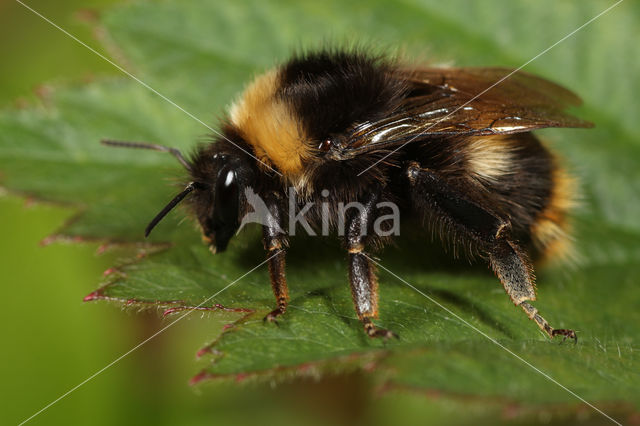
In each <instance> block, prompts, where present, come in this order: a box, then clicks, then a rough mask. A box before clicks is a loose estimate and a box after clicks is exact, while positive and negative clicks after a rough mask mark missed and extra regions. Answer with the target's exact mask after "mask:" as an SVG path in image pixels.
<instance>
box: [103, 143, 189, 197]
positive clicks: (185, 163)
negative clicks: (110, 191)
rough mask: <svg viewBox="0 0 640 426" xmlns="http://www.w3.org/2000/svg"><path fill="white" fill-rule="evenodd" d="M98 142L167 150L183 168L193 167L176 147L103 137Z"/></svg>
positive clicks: (125, 146) (124, 146) (118, 145)
mask: <svg viewBox="0 0 640 426" xmlns="http://www.w3.org/2000/svg"><path fill="white" fill-rule="evenodd" d="M100 143H101V144H102V145H107V146H116V147H120V148H140V149H150V150H153V151H160V152H168V153H169V154H171V155H173V156H174V157H176V158H177V159H178V161H179V162H180V164H182V165H183V166H184V168H185V169H187V170H188V171H192V169H193V167H192V166H191V163H189V162H188V161H187V160H186V159H185V158H184V157H183V156H182V153H181V152H180V150H178V149H176V148H169V147H168V146H164V145H158V144H155V143H147V142H126V141H115V140H111V139H103V140H101V141H100ZM192 190H193V189H192ZM189 192H191V191H189ZM185 195H186V194H185Z"/></svg>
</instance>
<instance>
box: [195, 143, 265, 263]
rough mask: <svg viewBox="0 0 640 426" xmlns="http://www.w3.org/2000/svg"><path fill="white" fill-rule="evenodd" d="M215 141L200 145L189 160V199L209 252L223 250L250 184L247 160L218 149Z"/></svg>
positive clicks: (249, 167) (234, 227)
mask: <svg viewBox="0 0 640 426" xmlns="http://www.w3.org/2000/svg"><path fill="white" fill-rule="evenodd" d="M219 151H220V148H219V145H218V144H212V145H209V146H205V147H202V148H201V149H200V150H199V151H198V152H197V154H196V156H195V157H194V160H193V165H192V170H191V175H192V177H193V179H194V183H193V184H194V185H195V186H196V188H195V190H194V191H193V194H192V196H191V198H190V200H189V203H190V205H191V208H192V210H193V212H194V214H195V217H196V218H197V220H198V222H199V223H200V227H201V228H202V234H203V240H204V241H205V242H206V243H207V244H209V249H210V250H211V252H213V253H219V252H222V251H224V250H225V249H226V248H227V245H228V244H229V241H230V240H231V238H232V237H233V236H234V235H235V233H236V231H237V230H238V227H239V225H240V221H241V219H242V216H243V214H244V212H245V210H246V197H245V190H246V188H247V187H249V186H251V185H252V183H253V170H252V168H251V163H250V162H249V161H246V159H245V158H244V156H243V155H239V154H238V153H234V152H219Z"/></svg>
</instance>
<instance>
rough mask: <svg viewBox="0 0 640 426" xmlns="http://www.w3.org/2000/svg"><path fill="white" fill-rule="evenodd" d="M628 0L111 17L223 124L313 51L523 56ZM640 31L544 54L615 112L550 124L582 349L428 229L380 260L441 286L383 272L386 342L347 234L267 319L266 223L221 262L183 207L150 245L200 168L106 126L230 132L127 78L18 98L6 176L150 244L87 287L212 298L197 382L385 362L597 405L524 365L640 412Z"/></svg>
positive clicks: (146, 131)
mask: <svg viewBox="0 0 640 426" xmlns="http://www.w3.org/2000/svg"><path fill="white" fill-rule="evenodd" d="M608 4H613V3H603V2H593V3H587V2H572V3H569V2H563V3H559V4H558V3H557V2H554V1H551V0H545V1H543V2H536V3H515V2H511V3H508V4H507V3H504V2H496V1H488V2H482V3H480V2H473V3H472V2H466V1H462V0H458V1H452V2H447V3H446V5H445V4H443V3H442V2H437V1H435V0H434V1H431V0H423V1H418V0H405V1H397V2H394V3H393V4H391V2H383V1H371V2H368V3H367V4H366V5H364V4H355V3H354V4H344V3H343V2H338V1H333V0H332V1H326V2H322V3H319V2H318V3H310V2H309V3H307V2H295V1H285V0H281V1H276V2H268V3H267V2H260V1H257V0H256V1H248V2H233V3H231V2H228V3H224V4H213V2H208V1H204V0H202V1H186V2H185V1H162V2H153V3H151V2H149V3H147V2H140V3H131V4H127V5H126V6H122V7H119V8H116V9H114V10H112V11H110V12H109V13H107V14H105V15H104V16H102V17H101V19H100V23H99V25H100V29H101V30H104V31H99V32H98V33H99V34H104V36H103V37H104V39H103V42H104V43H105V46H106V47H107V48H108V49H110V52H111V53H112V56H113V58H114V60H115V61H116V62H119V63H121V64H122V65H123V66H124V67H125V68H127V69H128V70H129V71H131V72H132V73H133V74H134V75H136V76H137V77H138V78H140V79H141V80H142V81H144V82H145V83H147V84H148V85H149V86H150V87H152V88H154V89H156V90H157V91H158V92H160V93H162V94H163V95H164V96H166V97H168V98H169V99H171V100H172V101H174V102H175V103H176V104H177V105H180V107H182V108H184V110H186V111H188V112H190V113H191V114H193V115H194V116H195V117H198V119H200V120H203V121H205V122H207V123H211V125H214V126H215V123H216V118H215V117H220V116H221V115H222V114H223V113H224V106H225V105H226V104H228V103H229V102H230V101H231V100H232V99H233V98H234V96H236V94H237V93H238V92H239V91H241V90H242V87H243V85H244V84H245V83H246V82H247V81H248V80H249V79H250V78H251V77H252V76H253V75H254V74H256V73H259V72H261V71H264V70H265V69H266V68H268V67H269V66H272V65H273V64H275V63H277V62H278V61H280V60H283V59H285V58H286V57H287V55H288V54H290V52H291V51H292V50H293V49H295V48H297V47H299V46H318V45H321V44H322V42H323V41H326V40H334V41H335V42H336V43H341V42H345V41H351V40H360V41H364V42H367V43H370V44H372V45H376V46H380V45H382V46H386V47H389V48H402V49H403V51H404V52H405V56H407V57H409V58H418V59H421V60H423V59H424V58H426V59H427V60H428V61H430V62H435V63H439V62H451V61H455V63H456V64H458V65H465V66H492V65H500V66H512V67H518V66H520V65H522V64H523V63H525V62H526V61H528V60H529V59H531V58H532V57H534V56H535V55H537V54H539V53H540V52H542V51H544V50H545V49H546V48H548V47H549V46H550V45H552V44H553V43H555V42H556V41H557V40H559V39H561V38H562V37H564V36H565V35H567V34H568V33H570V32H571V31H573V30H574V29H576V28H577V27H579V26H580V25H582V24H583V23H585V22H586V21H587V20H589V19H590V18H591V17H593V16H595V15H597V14H598V13H599V12H601V11H602V10H604V8H605V7H607V5H608ZM638 28H640V7H639V6H638V5H637V4H634V3H632V2H624V3H623V4H621V5H620V6H618V7H616V8H614V9H613V10H612V11H611V12H610V13H609V14H606V15H604V16H603V17H601V18H600V19H598V20H596V21H594V22H593V23H592V24H590V25H589V26H587V27H585V28H584V29H583V30H581V31H579V32H578V33H576V34H575V35H574V36H572V37H570V38H568V39H567V40H566V41H564V42H562V43H561V44H559V45H558V46H556V47H554V48H553V49H552V50H550V51H548V52H547V53H545V54H544V55H542V56H541V57H540V58H539V59H536V60H535V61H534V62H533V63H531V65H530V66H528V67H527V70H528V71H531V72H535V73H537V74H540V75H542V76H544V77H547V78H550V79H552V80H554V81H556V82H559V83H561V84H563V85H565V86H567V87H568V88H570V89H572V90H574V91H576V92H577V93H579V94H580V95H581V96H582V97H583V98H584V100H585V106H584V107H583V109H582V110H581V111H580V112H581V113H582V114H581V115H582V116H584V117H585V118H586V119H589V120H591V121H593V122H595V123H596V126H597V127H596V128H595V129H594V130H589V131H585V130H567V129H560V130H557V129H556V130H547V131H544V132H541V134H543V135H544V137H545V138H547V139H548V140H549V141H550V142H551V144H552V145H553V146H554V147H555V148H556V149H557V150H558V151H559V152H560V153H561V154H563V155H564V157H565V158H566V162H567V164H568V166H569V167H570V168H571V169H573V170H574V171H575V173H576V174H578V175H579V176H580V178H581V181H582V192H583V198H584V200H583V205H582V207H581V208H580V210H579V211H578V214H577V217H576V231H577V232H576V237H577V241H578V243H577V246H578V247H579V251H580V255H581V262H580V264H579V265H578V266H577V267H576V268H574V269H566V268H560V267H556V268H548V269H544V270H540V271H539V273H538V275H539V293H538V301H537V303H536V306H537V307H538V308H539V309H540V311H541V312H542V313H543V314H544V315H545V316H546V317H547V319H549V321H550V322H551V323H552V324H554V325H555V326H556V327H572V328H575V329H577V330H579V336H580V342H579V343H578V344H577V345H576V346H574V345H571V344H563V345H561V344H558V343H557V342H550V341H548V340H547V339H546V337H544V336H543V335H542V334H541V333H540V332H539V331H538V330H537V328H536V326H535V324H533V323H532V322H531V321H529V320H528V319H527V318H526V316H525V315H523V313H522V312H521V311H520V310H519V309H517V308H515V307H514V306H513V305H512V304H511V302H510V301H509V300H508V297H507V296H506V295H505V294H504V292H503V290H502V288H501V286H500V284H499V283H498V281H497V280H496V279H495V277H493V276H492V275H491V273H490V272H489V271H488V270H487V268H485V267H484V266H482V265H476V266H473V267H470V266H468V265H467V264H466V263H465V262H462V261H454V260H450V259H449V257H448V256H447V255H446V254H443V253H441V249H440V246H439V245H437V244H431V243H426V242H425V241H427V240H428V238H427V237H426V235H421V234H417V235H414V236H411V237H408V234H413V232H405V236H403V237H402V238H401V239H400V240H399V242H398V247H395V248H393V247H390V248H388V249H387V250H385V251H384V252H382V253H380V254H379V259H380V263H381V265H382V266H384V268H387V269H388V270H390V271H392V272H393V273H394V274H397V275H398V276H400V277H402V279H404V280H406V281H407V282H409V283H411V284H412V285H413V286H415V287H416V288H418V289H419V290H420V291H421V292H423V293H425V294H426V295H427V296H428V297H429V298H427V297H424V296H423V295H421V294H419V293H417V292H416V291H415V290H413V289H411V288H409V287H408V286H406V285H405V284H403V282H402V281H400V280H398V279H397V278H396V277H395V276H394V275H392V274H389V273H387V272H384V271H381V274H380V320H379V321H378V323H379V324H380V325H381V326H383V327H387V328H390V329H392V330H394V331H396V332H397V333H398V334H399V335H400V336H401V339H400V340H398V341H388V342H383V341H380V340H372V339H369V338H367V337H366V336H365V335H364V333H363V332H362V329H361V326H360V324H359V323H358V321H357V318H356V315H355V312H354V310H353V307H352V302H351V296H350V292H349V288H348V284H347V280H346V261H345V255H344V253H343V250H342V249H341V248H340V245H339V244H338V243H337V242H336V241H335V240H334V239H328V240H318V239H310V238H308V239H304V238H303V239H296V240H294V241H293V242H292V250H291V254H290V256H289V258H288V262H287V263H288V269H287V273H288V281H289V283H290V287H291V306H290V309H289V311H288V312H287V314H286V316H285V317H284V318H282V320H280V322H279V326H275V325H273V324H264V323H263V322H262V318H263V316H264V315H265V314H266V313H267V312H269V310H270V309H272V308H273V306H274V300H273V296H272V294H271V289H270V286H269V279H268V274H267V272H266V268H265V266H264V265H263V266H261V267H260V268H257V269H256V270H254V271H252V272H250V273H249V274H248V275H246V276H245V274H246V273H247V271H250V270H252V269H253V268H255V267H256V266H258V265H260V264H261V262H263V260H264V256H265V255H264V253H263V250H262V248H261V244H260V238H259V233H258V232H257V230H255V229H253V230H249V231H247V232H243V233H242V234H241V235H240V236H238V237H236V238H235V239H234V240H233V241H232V243H231V246H230V248H229V250H228V252H225V253H224V254H221V255H217V256H211V254H210V253H209V252H208V251H207V249H206V247H205V246H204V245H202V244H201V243H200V236H199V235H198V234H197V232H196V231H195V228H194V227H193V226H191V225H190V223H189V222H188V221H187V222H184V221H183V220H182V219H183V218H184V214H183V213H182V212H178V213H172V214H171V215H170V216H169V217H168V218H167V219H166V220H165V221H163V222H162V224H161V225H160V226H159V227H158V228H157V229H156V232H155V233H154V236H153V238H151V239H150V242H146V243H145V242H143V238H142V237H143V236H142V230H143V229H144V227H145V225H146V223H147V222H148V220H149V219H150V218H151V217H153V215H154V214H155V213H156V212H157V211H158V210H159V208H161V206H163V205H164V204H165V203H166V202H167V201H168V200H169V199H170V198H171V196H172V195H173V194H174V193H175V192H176V187H173V186H172V184H174V183H178V184H179V183H180V182H183V181H184V179H185V176H184V173H183V172H182V171H181V170H180V167H179V165H178V164H177V163H176V162H175V160H174V159H173V158H171V157H170V156H167V155H166V154H162V153H155V152H135V151H134V152H132V151H129V150H118V149H111V148H107V147H104V146H101V145H100V144H99V143H98V141H99V140H100V139H102V138H113V139H123V140H148V141H154V142H157V143H161V144H165V145H170V146H173V147H177V148H180V149H182V150H184V151H189V150H190V149H192V148H193V146H195V144H196V142H198V141H206V137H205V135H206V134H208V133H210V132H209V130H208V129H207V128H206V127H203V126H202V124H201V123H199V122H198V121H196V120H193V119H192V118H190V117H189V116H187V115H186V114H184V112H183V111H181V110H179V109H177V108H176V107H175V106H173V105H171V104H169V103H168V102H166V101H165V100H163V99H161V98H160V97H159V96H157V95H156V94H154V93H153V92H151V91H149V90H148V89H147V88H145V87H143V86H141V85H140V84H139V83H137V82H136V81H134V80H131V79H129V78H127V77H126V76H123V77H122V78H102V79H98V80H96V81H93V82H91V83H89V84H86V85H81V86H72V85H69V86H66V87H59V88H56V89H55V90H53V92H52V93H51V94H50V95H48V96H47V97H46V98H44V99H42V101H41V103H40V104H37V105H33V106H31V107H29V108H26V109H22V110H5V111H3V113H2V114H1V115H0V170H2V182H3V184H4V185H5V186H6V187H7V188H9V189H10V190H12V191H16V192H20V193H23V194H28V195H32V196H35V197H37V198H40V199H44V200H50V201H55V202H62V203H67V204H71V205H74V206H77V207H78V209H79V214H78V216H77V217H76V218H75V219H74V220H73V221H71V222H70V223H67V224H66V225H65V226H64V227H63V229H61V230H59V232H58V234H57V236H58V237H60V238H72V239H78V240H81V239H92V240H94V239H96V240H100V241H104V242H105V243H106V244H107V247H112V246H113V245H115V244H119V243H134V244H135V245H133V246H132V247H134V248H135V253H134V254H137V257H133V258H132V257H131V256H132V255H131V253H129V257H127V258H125V259H123V261H122V263H121V264H120V265H116V266H115V267H114V268H113V269H110V270H109V271H108V272H109V274H108V275H107V277H106V278H105V282H104V283H103V285H102V286H101V287H100V289H99V290H97V291H96V292H95V293H92V295H90V297H88V299H100V298H104V299H109V300H115V301H118V302H121V303H126V304H129V305H140V306H145V305H151V306H161V307H165V308H167V309H169V311H168V312H167V315H168V317H169V318H172V316H171V315H181V313H182V312H185V311H184V309H185V308H188V307H195V306H198V305H199V304H201V303H202V302H204V301H207V302H206V304H205V305H206V306H207V307H209V308H210V312H211V315H215V316H219V317H220V319H221V320H222V321H225V322H227V323H228V325H227V326H225V327H224V328H223V329H222V330H220V335H219V337H218V338H217V339H216V340H215V341H214V342H212V343H211V344H210V345H208V346H207V347H205V348H204V349H203V350H202V351H201V352H200V354H206V353H207V352H208V353H209V354H210V356H211V358H210V360H211V362H210V363H208V365H207V366H206V367H205V368H204V370H203V371H202V372H201V373H200V374H199V375H197V376H196V378H195V381H202V380H204V379H212V378H216V377H223V378H224V377H234V378H236V379H244V378H257V379H268V380H275V381H281V380H286V379H287V378H289V377H292V376H296V375H305V374H324V373H329V372H339V371H344V370H352V369H365V370H366V371H370V372H371V376H372V377H373V378H374V379H375V380H376V381H377V382H378V383H380V384H381V386H382V385H383V384H384V385H385V386H391V387H394V388H404V389H406V388H410V389H415V390H418V391H421V392H434V391H437V392H442V393H444V394H446V395H452V396H456V395H457V396H460V395H466V396H469V397H477V398H490V399H491V398H498V399H499V400H500V401H505V402H504V403H505V404H518V405H520V406H536V407H539V406H543V405H544V406H553V407H560V408H559V409H560V410H568V411H572V410H575V409H576V407H579V406H580V405H581V404H582V403H581V402H580V401H579V400H578V399H576V397H575V396H574V395H572V394H570V393H569V392H567V391H566V390H565V389H563V388H561V387H560V386H558V385H556V384H554V383H552V382H551V381H549V380H548V379H547V378H545V377H544V376H543V375H542V374H540V372H539V371H536V370H535V369H534V368H532V367H531V366H528V365H526V364H524V363H523V360H522V359H524V360H526V361H527V362H529V363H530V364H531V365H532V366H535V367H536V368H537V369H539V370H540V371H542V372H544V373H545V374H548V375H549V376H551V377H553V378H554V379H555V380H557V381H558V382H559V383H561V384H562V385H564V386H566V387H567V388H569V389H571V390H572V391H573V392H575V393H576V394H577V395H580V396H581V397H583V398H585V399H586V400H588V401H590V402H593V403H594V404H596V405H598V406H600V407H601V408H603V409H604V410H605V411H607V412H609V411H612V412H615V413H618V414H620V415H624V414H625V413H628V412H630V411H633V410H637V408H638V404H640V397H639V395H640V387H639V385H638V384H639V383H640V360H639V356H638V353H639V350H640V346H639V344H638V339H639V338H640V332H639V327H638V324H640V313H639V312H638V306H639V302H640V292H639V290H638V286H637V283H638V281H637V279H636V276H637V273H636V271H635V266H636V265H637V264H638V261H639V260H640V222H638V220H637V217H638V211H639V209H640V196H639V195H640V144H639V143H638V141H639V140H640V131H639V130H638V127H637V126H636V120H637V117H638V116H639V115H640V102H638V101H637V100H636V95H635V94H636V93H639V92H640V81H639V80H638V79H637V75H638V73H639V72H640V55H638V54H632V53H633V52H630V51H629V50H634V49H635V50H636V52H635V53H638V52H637V47H635V46H636V43H633V41H635V40H636V39H637V36H638ZM169 245H170V247H169ZM236 280H237V282H236ZM230 283H233V285H231V286H230V287H229V288H228V289H226V290H224V291H222V292H220V294H219V295H217V296H216V297H215V298H214V299H213V300H208V299H209V298H210V297H211V296H212V295H214V294H216V293H217V292H219V291H221V290H222V289H223V288H225V286H227V285H229V284H230ZM430 298H431V299H433V300H435V301H437V303H438V304H441V305H442V306H444V307H446V308H447V309H448V310H449V312H448V311H446V310H444V309H443V308H442V307H441V306H438V304H435V303H434V302H433V301H432V300H430ZM461 319H463V320H464V321H465V322H462V321H461ZM469 325H470V326H472V327H473V328H472V327H470V326H469ZM479 331H480V332H482V333H485V334H486V335H487V336H490V337H491V338H492V339H497V342H498V343H499V344H500V345H502V346H503V347H499V346H498V345H496V343H494V342H492V341H490V340H489V339H487V337H485V336H483V335H482V334H480V333H479ZM505 349H506V350H505ZM509 351H512V352H513V354H516V355H517V356H519V357H522V359H519V358H517V357H516V356H514V355H513V354H512V353H510V352H509ZM590 412H591V411H590ZM593 415H597V414H593Z"/></svg>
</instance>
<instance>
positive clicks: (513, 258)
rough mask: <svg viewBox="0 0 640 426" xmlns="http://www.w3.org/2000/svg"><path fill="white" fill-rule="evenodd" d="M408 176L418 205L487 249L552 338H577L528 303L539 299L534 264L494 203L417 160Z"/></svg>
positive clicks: (517, 300)
mask: <svg viewBox="0 0 640 426" xmlns="http://www.w3.org/2000/svg"><path fill="white" fill-rule="evenodd" d="M406 176H407V177H408V179H409V184H410V192H411V198H412V200H413V203H414V206H415V208H416V209H417V210H421V211H428V212H431V213H432V214H434V215H435V216H437V217H439V218H441V220H443V223H445V224H446V226H447V227H448V228H447V229H449V230H450V231H452V232H455V233H456V234H458V235H460V236H462V237H464V239H465V240H466V241H467V242H470V243H472V244H473V245H475V246H476V247H479V248H480V249H481V250H482V251H484V252H486V253H487V254H488V257H489V263H490V265H491V268H492V269H493V271H494V272H495V274H496V275H497V276H498V278H499V279H500V281H501V282H502V285H503V286H504V289H505V291H506V292H507V294H508V295H509V297H510V298H511V300H512V301H513V303H514V304H515V305H516V306H520V307H521V308H522V309H523V310H524V311H525V313H526V314H527V316H528V317H529V318H530V319H532V320H533V321H535V323H536V324H537V325H538V327H540V329H541V330H543V331H544V332H545V333H546V334H547V335H548V336H549V337H552V338H553V337H554V336H557V335H561V336H564V337H565V338H567V337H569V338H572V339H576V340H577V336H576V334H575V332H574V331H573V330H565V329H554V328H553V327H551V326H550V325H549V323H548V322H547V321H546V320H545V319H544V318H543V317H542V316H541V315H540V314H539V313H538V310H537V309H536V308H535V307H533V306H532V305H531V304H530V303H529V301H533V300H536V293H535V279H534V275H533V268H532V267H531V263H530V262H529V259H528V257H527V255H526V253H525V252H524V251H522V250H521V249H520V248H519V247H518V245H517V244H516V242H515V240H514V239H513V237H512V236H511V231H510V229H511V226H510V223H509V222H508V220H506V219H504V218H501V217H500V216H499V215H498V214H496V213H494V212H493V210H492V208H491V206H489V205H484V204H483V203H481V202H478V201H477V200H472V199H471V198H470V197H469V196H468V195H466V194H465V193H464V192H463V191H461V190H459V189H458V188H454V187H453V186H451V185H449V184H448V183H447V182H446V181H445V180H444V179H442V178H441V177H440V176H438V175H437V174H436V173H434V172H433V171H431V170H428V169H424V168H421V167H420V165H419V164H418V163H415V162H413V163H410V164H409V165H408V167H407V169H406Z"/></svg>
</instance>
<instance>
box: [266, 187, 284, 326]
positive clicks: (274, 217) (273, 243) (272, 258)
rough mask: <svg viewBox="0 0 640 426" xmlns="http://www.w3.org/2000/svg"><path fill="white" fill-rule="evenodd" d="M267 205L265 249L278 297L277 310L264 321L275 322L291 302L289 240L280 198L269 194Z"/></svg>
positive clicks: (272, 284)
mask: <svg viewBox="0 0 640 426" xmlns="http://www.w3.org/2000/svg"><path fill="white" fill-rule="evenodd" d="M265 205H266V206H267V209H268V210H269V215H267V217H266V220H265V224H264V225H263V227H262V236H263V243H264V248H265V250H267V259H269V261H268V265H269V277H270V278H271V288H272V289H273V294H274V296H275V297H276V303H277V308H276V309H274V310H273V311H271V312H270V313H269V314H268V315H267V316H266V317H264V320H265V321H269V322H275V320H276V318H277V317H278V316H280V315H282V314H284V313H285V312H286V310H287V302H288V301H289V288H288V287H287V278H286V275H285V257H286V253H287V251H286V249H287V245H288V238H287V234H286V232H285V231H284V226H283V222H282V216H283V214H282V212H283V207H282V203H281V200H280V197H279V196H278V195H277V194H275V193H271V194H268V195H267V196H266V197H265Z"/></svg>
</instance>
